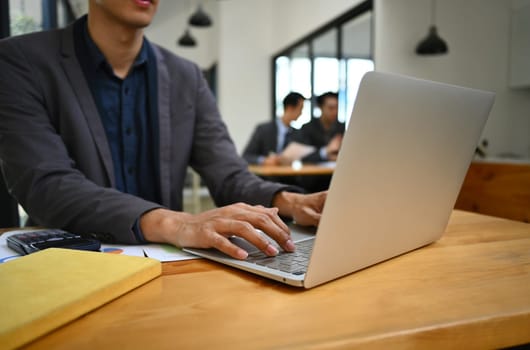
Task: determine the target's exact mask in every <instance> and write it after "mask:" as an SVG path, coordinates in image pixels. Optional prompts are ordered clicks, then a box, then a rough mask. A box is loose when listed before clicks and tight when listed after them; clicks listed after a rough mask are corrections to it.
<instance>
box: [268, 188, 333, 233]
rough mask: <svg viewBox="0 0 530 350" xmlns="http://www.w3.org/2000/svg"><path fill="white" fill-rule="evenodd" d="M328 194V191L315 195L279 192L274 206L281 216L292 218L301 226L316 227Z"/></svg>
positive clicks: (273, 202) (273, 203)
mask: <svg viewBox="0 0 530 350" xmlns="http://www.w3.org/2000/svg"><path fill="white" fill-rule="evenodd" d="M327 194H328V192H327V191H325V192H318V193H313V194H300V193H292V192H279V193H277V194H276V195H275V196H274V199H273V201H272V205H273V206H274V207H276V208H278V210H279V214H280V215H282V216H287V217H292V218H293V220H294V221H295V222H296V223H297V224H299V225H303V226H316V225H318V223H319V221H320V217H321V216H322V209H323V208H324V202H325V201H326V196H327Z"/></svg>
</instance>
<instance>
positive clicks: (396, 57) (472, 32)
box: [374, 0, 530, 158]
mask: <svg viewBox="0 0 530 350" xmlns="http://www.w3.org/2000/svg"><path fill="white" fill-rule="evenodd" d="M429 6H430V1H424V0H376V1H375V10H374V12H375V33H376V39H375V51H374V56H375V62H376V70H381V71H389V72H396V73H401V74H407V75H412V76H417V77H420V78H426V79H432V80H438V81H443V82H447V83H453V84H459V85H464V86H468V87H473V88H478V89H485V90H490V91H495V92H496V93H497V96H496V101H495V105H494V107H493V110H492V112H491V115H490V119H489V121H488V123H487V125H486V128H485V130H484V133H483V138H486V139H488V141H489V147H488V150H489V153H490V154H491V155H493V156H498V155H507V154H510V155H514V156H519V157H525V158H530V89H529V88H527V89H518V90H514V89H510V88H509V87H508V85H509V81H508V78H509V40H510V8H511V4H510V1H507V0H443V1H438V2H437V18H436V23H437V27H438V33H439V34H440V36H441V37H442V38H444V39H445V40H446V42H447V44H448V46H449V54H447V55H443V56H438V57H424V56H418V55H416V54H415V53H414V49H415V46H416V44H417V43H418V42H419V41H420V40H421V39H422V38H423V37H424V36H425V35H426V33H427V28H428V25H429V14H430V7H429ZM529 40H530V38H529Z"/></svg>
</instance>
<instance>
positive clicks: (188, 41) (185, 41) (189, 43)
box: [177, 29, 197, 47]
mask: <svg viewBox="0 0 530 350" xmlns="http://www.w3.org/2000/svg"><path fill="white" fill-rule="evenodd" d="M177 43H178V45H179V46H184V47H195V46H197V41H195V38H194V37H192V36H191V34H190V30H189V29H186V31H185V32H184V34H183V35H182V36H181V37H180V39H179V40H178V41H177Z"/></svg>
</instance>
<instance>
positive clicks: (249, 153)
mask: <svg viewBox="0 0 530 350" xmlns="http://www.w3.org/2000/svg"><path fill="white" fill-rule="evenodd" d="M277 143H278V126H277V125H276V120H273V121H270V122H267V123H262V124H259V125H258V126H257V127H256V129H255V130H254V132H253V133H252V136H251V137H250V140H249V141H248V144H247V146H246V147H245V150H244V151H243V158H244V159H245V160H246V161H247V162H249V163H250V164H258V163H259V161H258V160H259V157H267V156H268V155H269V153H270V152H276V149H277V148H278V147H277Z"/></svg>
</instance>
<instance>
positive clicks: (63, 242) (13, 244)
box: [7, 229, 101, 255]
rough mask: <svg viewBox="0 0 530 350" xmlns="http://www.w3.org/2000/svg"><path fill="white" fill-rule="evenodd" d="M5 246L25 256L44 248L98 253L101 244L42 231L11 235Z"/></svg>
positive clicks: (52, 231)
mask: <svg viewBox="0 0 530 350" xmlns="http://www.w3.org/2000/svg"><path fill="white" fill-rule="evenodd" d="M7 246H8V247H9V248H11V249H13V250H14V251H16V252H17V253H19V254H21V255H26V254H31V253H34V252H37V251H39V250H43V249H46V248H68V249H79V250H93V251H99V248H100V247H101V242H99V241H98V240H96V239H92V238H86V237H82V236H80V235H78V234H75V233H71V232H67V231H63V230H59V229H42V230H32V231H24V232H21V233H16V234H13V235H11V236H9V237H7Z"/></svg>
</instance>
